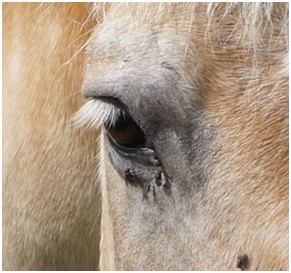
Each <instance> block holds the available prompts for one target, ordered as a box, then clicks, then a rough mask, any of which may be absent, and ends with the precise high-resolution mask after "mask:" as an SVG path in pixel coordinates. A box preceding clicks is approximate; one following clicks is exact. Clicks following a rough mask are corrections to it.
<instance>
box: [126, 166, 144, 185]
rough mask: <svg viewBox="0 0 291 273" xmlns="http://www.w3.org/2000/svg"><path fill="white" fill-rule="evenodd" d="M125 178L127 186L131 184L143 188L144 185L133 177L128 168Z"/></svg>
mask: <svg viewBox="0 0 291 273" xmlns="http://www.w3.org/2000/svg"><path fill="white" fill-rule="evenodd" d="M124 177H125V183H126V185H128V184H130V185H132V186H135V187H138V186H142V183H141V182H140V181H139V179H137V178H136V177H135V176H134V175H133V173H132V171H131V169H129V168H128V169H126V170H125V172H124Z"/></svg>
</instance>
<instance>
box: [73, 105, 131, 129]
mask: <svg viewBox="0 0 291 273" xmlns="http://www.w3.org/2000/svg"><path fill="white" fill-rule="evenodd" d="M125 115H126V113H125V112H124V111H123V110H122V109H120V108H118V107H116V106H114V105H112V104H110V103H106V102H103V101H100V100H97V99H91V100H89V101H87V102H86V103H85V105H84V106H83V107H82V108H81V109H80V110H79V111H78V112H77V113H76V115H75V116H74V117H73V122H74V124H75V125H77V126H78V127H82V126H86V127H91V128H98V127H100V126H102V125H105V126H106V127H113V126H114V125H115V123H116V121H117V120H119V119H120V118H122V117H124V116H125Z"/></svg>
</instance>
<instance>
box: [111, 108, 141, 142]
mask: <svg viewBox="0 0 291 273" xmlns="http://www.w3.org/2000/svg"><path fill="white" fill-rule="evenodd" d="M105 128H106V130H107V132H108V134H109V135H110V136H111V138H113V139H114V140H115V141H116V142H118V143H119V144H121V145H123V146H129V147H135V146H144V145H145V142H146V139H145V135H144V133H143V131H142V130H141V128H140V127H139V126H138V125H137V124H136V122H135V121H134V120H133V119H132V118H131V117H130V116H129V115H128V114H125V113H124V114H121V115H120V116H119V118H118V119H117V121H116V122H115V124H114V125H111V126H108V124H105Z"/></svg>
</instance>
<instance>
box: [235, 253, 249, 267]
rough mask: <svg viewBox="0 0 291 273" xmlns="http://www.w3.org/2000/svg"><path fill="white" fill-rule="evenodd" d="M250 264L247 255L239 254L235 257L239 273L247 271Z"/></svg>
mask: <svg viewBox="0 0 291 273" xmlns="http://www.w3.org/2000/svg"><path fill="white" fill-rule="evenodd" d="M249 266H250V262H249V258H248V255H247V254H241V255H239V256H238V257H237V261H236V267H237V268H240V269H241V271H246V270H248V269H249Z"/></svg>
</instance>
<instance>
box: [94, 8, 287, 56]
mask: <svg viewBox="0 0 291 273" xmlns="http://www.w3.org/2000/svg"><path fill="white" fill-rule="evenodd" d="M99 13H102V14H103V18H104V20H108V21H110V20H112V19H113V18H118V17H123V18H124V17H127V19H128V21H129V22H130V24H131V25H140V24H141V23H142V24H144V23H146V24H150V25H152V26H160V25H162V24H166V23H168V22H172V23H173V24H175V25H176V26H177V28H178V27H179V26H181V25H182V24H183V28H184V30H186V31H188V33H189V34H190V33H191V29H192V28H193V27H195V25H197V26H199V27H201V25H203V26H204V27H203V28H202V30H203V31H204V32H205V33H204V34H205V35H204V38H205V41H206V42H207V38H210V36H212V38H213V39H214V40H216V41H218V40H221V39H222V38H223V41H224V42H225V43H227V42H228V41H233V40H234V39H235V41H236V42H237V43H239V42H243V43H245V44H248V46H249V47H250V48H252V49H254V50H258V49H259V47H260V46H261V45H262V43H263V44H264V46H266V45H271V44H272V43H276V42H277V41H278V40H280V42H281V43H282V41H283V43H284V46H285V48H286V49H287V48H288V33H289V29H288V25H289V3H258V2H255V3H112V4H100V3H96V4H95V5H93V9H92V13H91V14H99ZM187 28H188V29H187ZM213 34H215V35H213ZM225 35H227V37H226V36H225ZM213 36H214V37H213ZM208 42H209V41H208Z"/></svg>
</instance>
